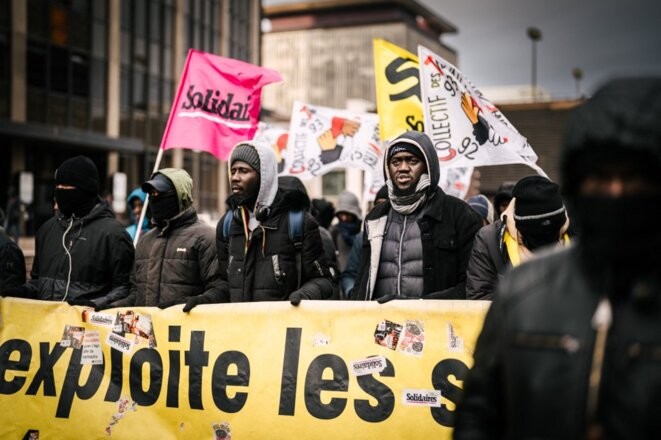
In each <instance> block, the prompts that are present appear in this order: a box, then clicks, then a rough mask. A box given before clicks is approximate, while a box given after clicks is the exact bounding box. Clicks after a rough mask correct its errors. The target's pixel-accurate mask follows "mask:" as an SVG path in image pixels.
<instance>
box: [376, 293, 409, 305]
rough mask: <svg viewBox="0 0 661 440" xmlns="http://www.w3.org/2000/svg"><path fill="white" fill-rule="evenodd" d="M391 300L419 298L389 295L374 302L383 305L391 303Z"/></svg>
mask: <svg viewBox="0 0 661 440" xmlns="http://www.w3.org/2000/svg"><path fill="white" fill-rule="evenodd" d="M393 299H419V298H413V297H410V296H402V295H397V294H396V293H391V294H390V295H386V296H382V297H381V298H379V299H377V300H376V302H378V303H379V304H385V303H387V302H390V301H392V300H393Z"/></svg>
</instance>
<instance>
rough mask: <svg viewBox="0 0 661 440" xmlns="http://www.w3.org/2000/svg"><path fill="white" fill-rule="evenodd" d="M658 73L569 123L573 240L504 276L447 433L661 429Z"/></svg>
mask: <svg viewBox="0 0 661 440" xmlns="http://www.w3.org/2000/svg"><path fill="white" fill-rule="evenodd" d="M659 121H661V78H654V79H651V78H647V79H626V80H625V79H623V80H616V81H612V82H610V83H608V84H607V85H606V86H604V87H603V88H602V89H600V90H599V91H598V92H597V93H596V94H595V95H594V96H593V98H592V99H590V100H589V101H588V102H587V103H585V104H584V105H583V106H581V107H580V108H578V109H577V110H575V111H574V112H573V114H572V115H571V117H570V119H569V122H568V127H567V133H566V138H565V146H564V151H563V155H562V161H561V177H562V185H563V191H564V194H565V196H566V197H565V200H566V202H567V205H568V208H570V212H571V213H572V219H573V220H574V222H575V224H576V228H577V232H578V242H577V244H576V246H571V247H569V248H568V249H565V250H562V251H556V252H553V253H550V254H549V255H547V256H545V257H541V258H537V259H534V260H532V261H530V262H528V263H526V264H523V265H521V266H519V267H517V268H515V269H513V270H512V271H511V272H509V273H508V274H507V275H506V276H505V277H504V278H503V280H502V281H501V282H500V284H499V286H498V290H497V294H496V295H495V299H494V301H493V303H492V305H491V308H490V310H489V312H488V314H487V317H486V320H485V323H484V328H483V330H482V333H481V335H480V337H479V338H478V341H477V346H476V350H475V356H474V358H475V365H474V367H473V369H472V370H471V371H470V372H469V373H468V376H467V378H466V379H465V381H464V386H465V387H464V393H463V398H462V399H461V400H460V401H459V402H458V406H457V413H456V418H455V430H454V438H456V439H480V438H485V439H487V438H488V439H498V438H508V439H519V438H526V439H528V438H548V439H578V438H587V439H610V438H618V439H624V438H627V439H647V438H658V437H659V433H661V417H659V414H661V357H659V350H661V271H660V270H659V267H661V252H660V250H661V229H660V228H659V226H658V219H659V218H660V216H661V124H659Z"/></svg>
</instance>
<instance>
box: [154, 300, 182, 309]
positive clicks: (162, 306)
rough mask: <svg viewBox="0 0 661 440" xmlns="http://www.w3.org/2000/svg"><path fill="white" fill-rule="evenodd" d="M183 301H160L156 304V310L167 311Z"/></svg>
mask: <svg viewBox="0 0 661 440" xmlns="http://www.w3.org/2000/svg"><path fill="white" fill-rule="evenodd" d="M183 303H184V300H182V299H181V298H179V299H172V300H170V301H161V302H159V303H158V308H159V309H167V308H168V307H172V306H176V305H177V304H183Z"/></svg>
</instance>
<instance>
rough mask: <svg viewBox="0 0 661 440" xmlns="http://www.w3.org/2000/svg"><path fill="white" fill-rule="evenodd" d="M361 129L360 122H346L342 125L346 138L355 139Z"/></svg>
mask: <svg viewBox="0 0 661 440" xmlns="http://www.w3.org/2000/svg"><path fill="white" fill-rule="evenodd" d="M359 129H360V122H356V121H350V120H348V119H347V120H345V121H344V124H342V134H343V135H345V136H350V137H353V136H355V135H356V133H358V130H359Z"/></svg>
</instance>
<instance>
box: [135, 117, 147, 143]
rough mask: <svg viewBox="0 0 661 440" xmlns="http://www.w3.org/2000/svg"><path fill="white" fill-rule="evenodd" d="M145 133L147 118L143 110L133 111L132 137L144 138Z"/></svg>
mask: <svg viewBox="0 0 661 440" xmlns="http://www.w3.org/2000/svg"><path fill="white" fill-rule="evenodd" d="M146 135H147V118H146V117H145V114H144V113H143V112H139V111H134V112H133V133H132V136H133V137H137V138H138V139H145V136H146Z"/></svg>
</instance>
